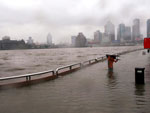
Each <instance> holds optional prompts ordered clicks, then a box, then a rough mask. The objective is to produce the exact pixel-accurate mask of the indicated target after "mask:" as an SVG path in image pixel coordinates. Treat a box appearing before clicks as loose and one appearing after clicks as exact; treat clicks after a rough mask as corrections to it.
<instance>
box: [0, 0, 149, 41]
mask: <svg viewBox="0 0 150 113" xmlns="http://www.w3.org/2000/svg"><path fill="white" fill-rule="evenodd" d="M148 4H150V1H148V0H144V1H143V0H138V1H137V0H136V1H135V0H133V1H129V0H121V1H120V0H113V2H112V1H110V0H105V1H104V0H93V1H90V0H77V1H73V0H55V1H52V0H37V1H34V0H13V1H11V0H0V6H1V7H0V9H1V10H0V16H1V19H0V26H1V27H0V37H1V38H2V37H3V36H5V35H8V36H10V37H11V38H12V39H17V40H18V39H20V38H22V39H24V40H28V37H29V36H31V37H32V38H33V39H34V40H35V42H37V41H38V42H46V39H45V37H46V35H47V33H48V32H50V33H51V34H52V36H53V41H54V43H61V42H70V37H71V36H72V35H76V34H78V32H83V33H84V34H85V36H86V37H87V38H92V37H93V32H95V31H96V30H100V31H102V32H103V31H104V28H103V26H104V25H105V24H106V23H107V21H109V20H110V21H111V22H112V23H113V24H114V25H115V31H116V28H117V26H118V25H119V24H120V23H124V24H126V25H127V26H132V25H133V23H132V21H133V19H135V18H139V19H140V21H141V33H142V34H143V35H144V37H146V21H147V19H149V18H150V17H149V14H148V9H149V5H148ZM141 12H142V13H141Z"/></svg>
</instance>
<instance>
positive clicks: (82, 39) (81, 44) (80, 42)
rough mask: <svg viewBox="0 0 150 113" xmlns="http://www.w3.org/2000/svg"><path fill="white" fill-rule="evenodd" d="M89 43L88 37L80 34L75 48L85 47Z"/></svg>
mask: <svg viewBox="0 0 150 113" xmlns="http://www.w3.org/2000/svg"><path fill="white" fill-rule="evenodd" d="M86 43H87V40H86V37H85V36H84V35H83V33H81V32H80V33H79V34H78V36H77V37H76V40H75V46H76V47H85V46H86Z"/></svg>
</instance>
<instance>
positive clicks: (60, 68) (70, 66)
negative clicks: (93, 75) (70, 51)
mask: <svg viewBox="0 0 150 113" xmlns="http://www.w3.org/2000/svg"><path fill="white" fill-rule="evenodd" d="M76 65H79V67H81V66H82V63H75V64H71V65H66V66H62V67H59V68H57V69H56V75H58V72H59V70H62V69H65V68H69V69H70V70H71V69H72V67H73V66H76Z"/></svg>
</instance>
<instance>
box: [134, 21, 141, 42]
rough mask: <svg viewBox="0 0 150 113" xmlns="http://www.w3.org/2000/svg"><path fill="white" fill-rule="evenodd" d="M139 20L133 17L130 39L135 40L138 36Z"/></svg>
mask: <svg viewBox="0 0 150 113" xmlns="http://www.w3.org/2000/svg"><path fill="white" fill-rule="evenodd" d="M140 36H141V34H140V20H139V19H134V20H133V26H132V41H135V40H136V39H137V38H140Z"/></svg>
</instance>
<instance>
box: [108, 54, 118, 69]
mask: <svg viewBox="0 0 150 113" xmlns="http://www.w3.org/2000/svg"><path fill="white" fill-rule="evenodd" d="M106 57H107V60H108V69H109V71H113V63H114V62H117V61H118V59H116V55H106Z"/></svg>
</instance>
